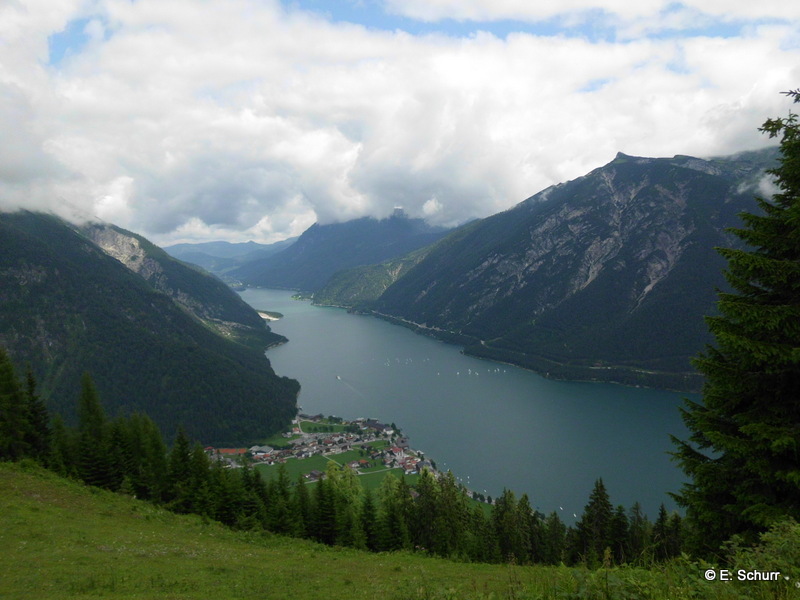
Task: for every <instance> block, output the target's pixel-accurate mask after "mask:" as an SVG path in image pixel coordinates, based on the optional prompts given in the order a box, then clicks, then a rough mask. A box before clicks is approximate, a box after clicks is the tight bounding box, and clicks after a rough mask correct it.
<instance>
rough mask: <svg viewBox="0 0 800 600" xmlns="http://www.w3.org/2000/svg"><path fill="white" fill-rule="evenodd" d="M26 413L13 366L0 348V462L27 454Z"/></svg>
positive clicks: (23, 397)
mask: <svg viewBox="0 0 800 600" xmlns="http://www.w3.org/2000/svg"><path fill="white" fill-rule="evenodd" d="M27 412H28V411H27V407H26V403H25V395H24V393H23V390H22V387H21V386H20V384H19V380H18V379H17V375H16V373H15V372H14V365H13V364H12V363H11V359H10V358H9V356H8V354H6V351H5V350H4V349H3V348H2V347H0V460H18V459H20V458H22V457H23V456H26V455H27V454H28V445H27V441H26V439H25V438H26V433H27V432H28V431H29V429H30V425H29V423H28V419H27Z"/></svg>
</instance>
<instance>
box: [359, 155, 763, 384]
mask: <svg viewBox="0 0 800 600" xmlns="http://www.w3.org/2000/svg"><path fill="white" fill-rule="evenodd" d="M773 158H774V153H773V152H771V151H767V152H762V153H753V154H749V155H745V156H738V157H730V158H726V159H719V160H714V161H706V160H701V159H697V158H692V157H686V156H677V157H674V158H671V159H652V158H639V157H630V156H626V155H624V154H620V155H618V156H617V158H616V159H615V160H614V161H612V162H611V163H609V164H608V165H606V166H604V167H601V168H599V169H596V170H595V171H592V172H591V173H589V174H587V175H586V176H584V177H581V178H579V179H576V180H574V181H570V182H568V183H564V184H560V185H557V186H553V187H551V188H548V189H547V190H544V191H543V192H540V193H539V194H537V195H535V196H533V197H531V198H529V199H528V200H526V201H524V202H522V203H520V204H519V205H517V206H516V207H514V208H512V209H510V210H509V211H506V212H504V213H501V214H498V215H494V216H493V217H489V218H487V219H484V220H483V221H481V222H480V223H478V224H476V225H474V226H470V227H469V229H468V230H465V231H457V232H455V233H454V234H452V236H451V238H452V239H450V238H446V239H445V240H443V241H442V242H441V243H440V244H439V245H437V246H436V247H434V248H433V249H432V250H431V251H430V252H429V253H428V254H427V255H426V257H425V258H424V260H422V261H421V262H420V263H419V264H418V265H417V266H415V267H414V268H413V269H411V270H410V271H409V272H408V273H407V274H406V275H404V276H403V277H401V278H400V279H399V280H397V281H396V282H395V283H394V284H393V285H391V286H390V287H389V288H388V289H387V290H386V292H385V293H383V295H382V296H381V297H380V298H379V299H378V301H377V302H376V304H375V306H374V307H375V309H376V311H378V312H381V313H383V314H387V315H392V316H394V317H397V318H400V319H403V320H406V321H413V322H416V323H418V324H420V325H422V326H425V327H428V328H430V327H435V328H439V329H445V330H447V331H450V332H453V333H455V334H458V335H459V336H461V337H460V339H462V341H464V342H466V343H467V346H468V347H467V350H468V351H469V352H472V353H474V354H479V355H481V356H488V357H492V358H498V359H502V360H509V361H511V362H515V363H518V364H522V365H525V366H528V367H531V368H535V369H537V370H540V371H544V372H548V373H550V374H551V375H555V376H564V377H579V378H590V379H610V380H614V381H623V382H627V383H636V384H650V385H660V386H664V387H680V388H685V389H687V388H688V389H691V388H696V386H697V385H698V381H697V379H696V377H695V376H694V375H693V369H692V368H691V365H690V358H691V357H692V356H694V355H696V353H697V352H698V351H699V350H701V349H702V347H703V345H704V344H705V343H707V342H708V341H710V339H709V336H708V334H707V332H706V327H705V323H704V320H703V316H704V315H706V314H711V313H713V312H714V307H715V301H716V291H715V290H716V289H717V288H719V287H724V286H725V281H724V278H723V276H722V270H723V269H724V261H723V260H722V259H721V258H720V257H719V255H718V254H717V253H716V251H715V250H714V247H715V246H729V245H731V244H734V243H735V240H734V239H732V237H731V236H729V235H728V234H726V233H725V228H727V227H734V226H738V225H739V219H738V217H737V214H738V213H739V212H741V211H752V210H755V202H754V200H753V197H754V193H755V189H754V187H755V186H754V184H755V183H756V182H757V181H758V180H759V177H761V176H762V175H763V170H764V168H765V166H766V165H767V164H768V163H770V161H771V160H772V159H773Z"/></svg>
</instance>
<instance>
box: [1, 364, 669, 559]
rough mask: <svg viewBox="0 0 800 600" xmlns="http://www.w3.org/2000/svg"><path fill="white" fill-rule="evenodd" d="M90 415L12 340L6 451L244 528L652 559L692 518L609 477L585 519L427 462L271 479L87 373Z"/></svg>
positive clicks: (332, 541) (398, 546) (467, 555)
mask: <svg viewBox="0 0 800 600" xmlns="http://www.w3.org/2000/svg"><path fill="white" fill-rule="evenodd" d="M78 415H79V422H78V426H77V427H75V428H71V427H67V426H65V425H64V423H63V422H62V421H61V419H60V418H58V417H56V418H55V419H54V420H53V421H51V420H50V417H49V415H48V413H47V410H46V408H45V406H44V403H43V402H42V400H41V398H39V396H38V395H37V393H36V383H35V381H34V378H33V376H32V375H31V374H30V373H29V374H28V375H27V378H26V380H25V381H24V382H20V381H19V380H18V379H17V377H16V375H15V373H14V369H13V366H12V364H11V361H10V360H9V358H8V356H7V355H6V354H5V352H4V351H3V350H2V349H0V459H2V460H19V459H22V458H26V457H27V458H33V459H35V460H37V461H39V462H40V463H42V464H43V465H45V466H47V467H49V468H50V469H52V470H54V471H56V472H58V473H60V474H62V475H64V476H67V477H71V478H75V479H78V480H81V481H83V482H85V483H86V484H88V485H93V486H97V487H101V488H104V489H108V490H112V491H115V492H119V493H123V494H127V495H131V496H135V497H136V498H139V499H142V500H149V501H151V502H154V503H156V504H159V505H162V506H165V507H167V508H169V509H170V510H173V511H175V512H179V513H193V514H198V515H201V516H202V517H204V518H208V519H213V520H216V521H220V522H222V523H224V524H226V525H229V526H231V527H234V528H238V529H248V530H263V531H269V532H273V533H277V534H282V535H289V536H295V537H302V538H307V539H312V540H316V541H318V542H321V543H324V544H329V545H338V546H348V547H353V548H359V549H363V550H371V551H395V550H410V551H418V552H424V553H427V554H430V555H435V556H442V557H448V558H455V559H458V560H467V561H478V562H505V561H513V562H515V563H517V564H533V563H542V564H559V563H562V562H563V563H567V564H578V563H582V564H587V565H589V566H593V567H594V566H600V565H604V564H605V565H608V564H623V563H627V564H650V563H652V562H653V561H657V560H661V559H667V558H669V557H672V556H675V555H677V554H679V552H680V549H681V539H682V522H681V519H680V517H679V516H678V515H675V514H673V515H668V514H667V512H666V510H665V509H664V507H663V506H662V507H661V511H660V513H659V517H658V519H657V520H656V522H655V523H650V522H649V521H648V519H647V517H646V516H645V515H644V514H643V512H642V510H641V507H640V506H639V505H638V504H636V505H634V506H633V508H631V510H630V511H626V510H625V509H624V508H623V507H622V506H619V507H617V508H616V509H614V508H613V507H612V504H611V502H610V501H609V497H608V494H607V492H606V490H605V486H604V485H603V482H602V480H598V481H597V482H596V484H595V488H594V491H593V492H592V495H591V497H590V499H589V503H588V504H587V506H586V509H585V511H584V514H583V516H582V518H581V519H580V520H579V521H578V523H577V524H576V526H574V527H568V526H566V525H565V524H564V523H563V521H562V520H561V519H560V518H559V516H558V514H557V513H555V512H553V513H551V514H550V515H549V516H547V517H545V516H544V515H542V514H541V513H539V512H538V511H535V510H534V509H533V508H532V507H531V503H530V500H529V498H528V496H527V495H523V496H521V497H520V498H519V499H517V498H516V496H515V495H514V493H513V492H511V491H509V490H505V491H504V492H503V493H502V495H501V496H500V497H499V498H498V499H496V500H495V502H494V505H493V506H492V508H491V509H487V505H486V504H484V503H479V502H475V501H472V500H470V499H469V498H468V496H467V492H466V490H465V488H464V487H463V486H462V485H460V484H459V483H458V482H457V481H456V479H455V477H454V476H453V474H452V473H450V472H448V473H446V474H441V475H438V474H434V473H432V472H430V471H424V472H423V473H422V475H421V477H420V478H419V480H418V481H417V483H416V485H415V486H413V487H411V486H409V485H408V483H407V482H406V480H405V479H402V478H400V479H398V478H397V477H394V476H393V475H392V474H388V475H387V476H386V477H385V479H384V480H383V482H382V484H381V486H380V488H379V489H378V490H377V491H376V492H372V491H370V490H366V489H364V488H363V486H362V485H361V484H360V482H359V480H358V476H357V475H356V474H355V473H354V472H353V471H352V470H351V469H349V468H345V467H341V466H339V465H337V464H336V463H333V462H331V463H330V465H329V467H328V469H327V472H326V476H325V477H324V478H323V479H321V480H320V481H317V482H316V483H315V484H314V485H309V484H307V483H306V482H305V481H304V479H303V478H302V477H300V478H299V479H298V481H296V482H293V481H290V480H289V478H288V476H287V474H286V470H285V468H283V467H281V468H280V469H279V470H278V475H277V477H275V478H273V479H272V480H270V481H265V480H264V479H263V478H262V477H261V475H260V474H259V473H258V472H257V471H255V470H253V469H252V468H251V467H250V466H249V465H247V464H244V463H243V464H242V465H241V468H236V469H232V468H227V467H225V466H223V463H222V462H221V461H219V460H216V459H214V458H212V457H210V456H209V455H208V454H207V453H206V452H205V451H204V450H203V448H202V447H201V446H200V445H199V444H193V443H192V442H191V441H190V439H189V438H188V436H187V435H186V434H185V433H184V432H183V430H179V431H178V433H177V435H176V437H175V439H174V441H173V444H172V447H171V449H168V448H167V445H166V443H165V442H164V439H163V437H162V435H161V433H160V431H159V429H158V427H157V426H156V425H155V423H154V422H153V421H152V420H151V419H150V418H149V417H147V416H146V415H141V414H134V415H131V416H129V417H120V418H116V419H113V420H109V419H108V418H107V417H106V415H105V413H104V411H103V408H102V404H101V402H100V398H99V396H98V394H97V391H96V389H95V387H94V384H93V383H92V380H91V378H90V377H89V375H84V377H83V380H82V386H81V393H80V399H79V406H78Z"/></svg>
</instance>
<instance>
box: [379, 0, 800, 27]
mask: <svg viewBox="0 0 800 600" xmlns="http://www.w3.org/2000/svg"><path fill="white" fill-rule="evenodd" d="M384 3H385V4H386V6H387V8H388V10H390V11H392V12H394V13H396V14H400V15H404V16H407V17H411V18H414V19H420V20H423V21H440V20H443V19H455V20H458V21H464V20H468V21H476V22H486V21H499V20H506V19H508V20H516V21H523V22H524V21H528V22H536V21H542V20H547V19H552V18H555V17H564V16H568V15H575V14H579V13H584V14H596V13H597V12H598V11H601V12H603V13H607V14H610V15H615V16H617V17H619V18H621V19H624V20H635V19H641V18H652V17H655V16H658V15H659V14H663V13H667V12H669V11H672V10H674V9H675V8H676V7H678V8H683V9H687V10H689V11H693V12H698V13H705V14H708V15H712V16H715V17H718V18H723V19H725V20H738V19H762V18H772V19H781V20H783V19H798V18H800V7H799V6H797V5H796V3H787V2H785V0H765V1H764V2H752V1H751V0H684V1H683V2H679V3H676V2H674V1H673V0H639V1H638V2H630V1H629V0H602V1H601V0H538V1H537V2H530V0H384Z"/></svg>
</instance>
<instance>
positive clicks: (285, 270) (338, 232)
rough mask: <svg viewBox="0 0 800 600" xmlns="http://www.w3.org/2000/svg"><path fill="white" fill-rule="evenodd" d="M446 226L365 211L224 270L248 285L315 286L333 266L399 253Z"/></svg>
mask: <svg viewBox="0 0 800 600" xmlns="http://www.w3.org/2000/svg"><path fill="white" fill-rule="evenodd" d="M448 231H449V230H448V229H445V228H443V227H433V226H430V225H428V224H427V223H425V221H424V220H422V219H412V218H409V217H408V216H407V215H406V214H405V213H404V212H403V211H402V210H399V209H398V210H396V211H395V213H394V214H393V215H392V216H391V217H389V218H387V219H381V220H378V219H373V218H371V217H364V218H361V219H355V220H352V221H347V222H345V223H334V224H331V225H319V224H315V225H313V226H312V227H310V228H309V229H307V230H306V231H305V232H303V234H302V235H301V236H300V238H299V239H298V240H297V242H295V243H294V244H292V245H291V246H290V247H288V248H287V249H285V250H283V251H281V252H278V253H276V254H273V255H272V256H269V257H267V258H263V259H257V260H254V261H251V262H249V263H247V264H244V265H242V266H241V267H239V268H237V269H233V270H231V271H230V272H229V273H228V275H229V276H230V277H234V278H236V279H239V280H241V281H242V282H244V283H245V284H248V285H255V286H263V287H273V288H287V289H297V290H302V291H313V290H316V289H318V288H320V287H322V286H323V285H324V284H325V283H326V282H327V281H328V279H329V278H330V277H331V275H333V274H334V273H336V272H337V271H340V270H342V269H348V268H351V267H355V266H359V265H368V264H374V263H378V262H381V261H384V260H387V259H390V258H395V257H397V256H402V255H404V254H406V253H408V252H411V251H413V250H416V249H418V248H422V247H424V246H427V245H429V244H431V243H432V242H434V241H436V240H438V239H440V238H442V237H443V236H444V235H445V234H446V233H447V232H448Z"/></svg>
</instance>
